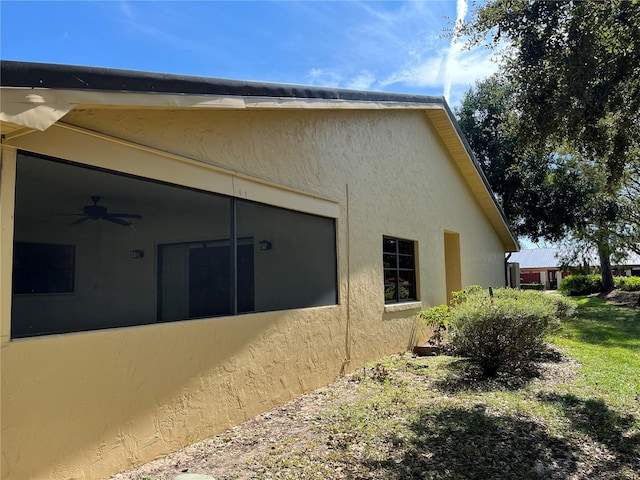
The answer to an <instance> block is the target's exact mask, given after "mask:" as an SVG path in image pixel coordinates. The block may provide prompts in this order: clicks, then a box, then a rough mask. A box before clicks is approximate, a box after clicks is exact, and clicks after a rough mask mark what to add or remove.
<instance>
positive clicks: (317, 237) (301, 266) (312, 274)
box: [237, 200, 337, 312]
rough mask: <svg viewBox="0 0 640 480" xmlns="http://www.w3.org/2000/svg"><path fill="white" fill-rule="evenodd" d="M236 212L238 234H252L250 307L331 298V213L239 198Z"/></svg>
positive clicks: (334, 291)
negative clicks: (317, 213) (252, 275)
mask: <svg viewBox="0 0 640 480" xmlns="http://www.w3.org/2000/svg"><path fill="white" fill-rule="evenodd" d="M237 212H238V219H237V222H238V234H239V235H240V236H242V237H250V238H253V239H254V244H253V263H254V277H253V285H252V287H251V288H252V289H253V298H254V303H253V310H254V311H260V312H261V311H271V310H281V309H288V308H301V307H313V306H320V305H334V304H336V303H337V262H336V241H335V220H334V219H332V218H325V217H319V216H316V215H309V214H305V213H300V212H293V211H290V210H286V209H282V208H276V207H272V206H268V205H262V204H258V203H253V202H248V201H242V200H238V203H237ZM246 288H247V287H245V286H243V285H241V284H240V279H239V285H238V289H239V292H238V294H239V295H240V293H241V291H244V290H245V289H246ZM247 311H248V310H247Z"/></svg>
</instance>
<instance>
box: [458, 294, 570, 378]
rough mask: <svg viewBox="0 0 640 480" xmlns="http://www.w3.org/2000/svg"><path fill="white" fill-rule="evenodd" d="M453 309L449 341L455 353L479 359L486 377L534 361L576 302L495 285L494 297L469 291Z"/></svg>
mask: <svg viewBox="0 0 640 480" xmlns="http://www.w3.org/2000/svg"><path fill="white" fill-rule="evenodd" d="M461 297H462V298H464V300H463V301H461V302H460V303H458V304H456V305H455V307H454V308H452V309H451V312H450V329H449V340H450V342H451V345H452V346H453V348H454V349H455V351H456V353H458V354H460V355H464V356H467V357H468V358H469V359H470V360H471V361H473V362H475V363H477V364H478V365H479V366H480V367H481V369H482V372H483V374H484V375H485V376H495V375H496V374H497V373H498V371H500V370H502V369H505V368H512V367H517V366H519V365H521V364H523V363H524V362H527V361H530V360H531V359H533V358H534V357H535V356H536V355H537V354H538V353H540V352H541V351H542V350H543V347H544V339H545V337H546V335H547V334H549V333H551V332H552V331H553V329H554V328H555V327H556V326H557V325H558V319H559V318H565V317H566V316H569V315H571V314H572V313H573V310H574V308H575V303H574V302H573V301H572V300H570V299H567V298H562V297H560V296H558V295H545V294H544V293H541V292H538V291H533V290H529V291H520V290H513V289H508V288H501V289H496V290H495V291H494V292H493V296H489V295H487V294H486V293H485V292H483V291H480V292H478V291H477V290H475V291H473V292H471V293H470V292H468V291H465V293H464V294H463V295H461Z"/></svg>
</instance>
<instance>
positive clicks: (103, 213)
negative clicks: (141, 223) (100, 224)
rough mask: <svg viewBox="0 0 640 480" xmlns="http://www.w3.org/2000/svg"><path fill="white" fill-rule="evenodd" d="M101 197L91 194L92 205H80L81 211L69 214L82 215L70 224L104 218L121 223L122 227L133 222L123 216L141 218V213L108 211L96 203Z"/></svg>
mask: <svg viewBox="0 0 640 480" xmlns="http://www.w3.org/2000/svg"><path fill="white" fill-rule="evenodd" d="M101 198H102V197H99V196H97V195H93V196H92V197H91V201H92V202H93V205H85V206H84V207H82V212H83V213H75V214H71V215H79V216H82V218H80V219H78V220H76V221H75V222H72V223H71V225H78V224H80V223H84V222H86V221H88V220H106V221H107V222H113V223H117V224H118V225H122V226H123V227H130V226H132V225H133V224H132V223H131V222H129V221H128V220H124V219H125V218H142V215H138V214H137V213H110V212H109V211H108V210H107V207H103V206H102V205H98V202H99V201H100V199H101Z"/></svg>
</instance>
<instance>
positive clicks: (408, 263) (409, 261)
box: [398, 255, 413, 270]
mask: <svg viewBox="0 0 640 480" xmlns="http://www.w3.org/2000/svg"><path fill="white" fill-rule="evenodd" d="M398 262H399V264H400V265H399V267H400V268H408V269H411V270H413V257H412V256H411V257H410V256H408V255H400V256H399V258H398Z"/></svg>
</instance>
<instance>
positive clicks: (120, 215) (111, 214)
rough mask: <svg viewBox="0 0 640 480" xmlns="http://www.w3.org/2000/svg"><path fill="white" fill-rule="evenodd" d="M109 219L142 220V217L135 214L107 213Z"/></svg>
mask: <svg viewBox="0 0 640 480" xmlns="http://www.w3.org/2000/svg"><path fill="white" fill-rule="evenodd" d="M108 215H109V216H111V217H120V218H142V215H138V214H137V213H111V212H109V213H108Z"/></svg>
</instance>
